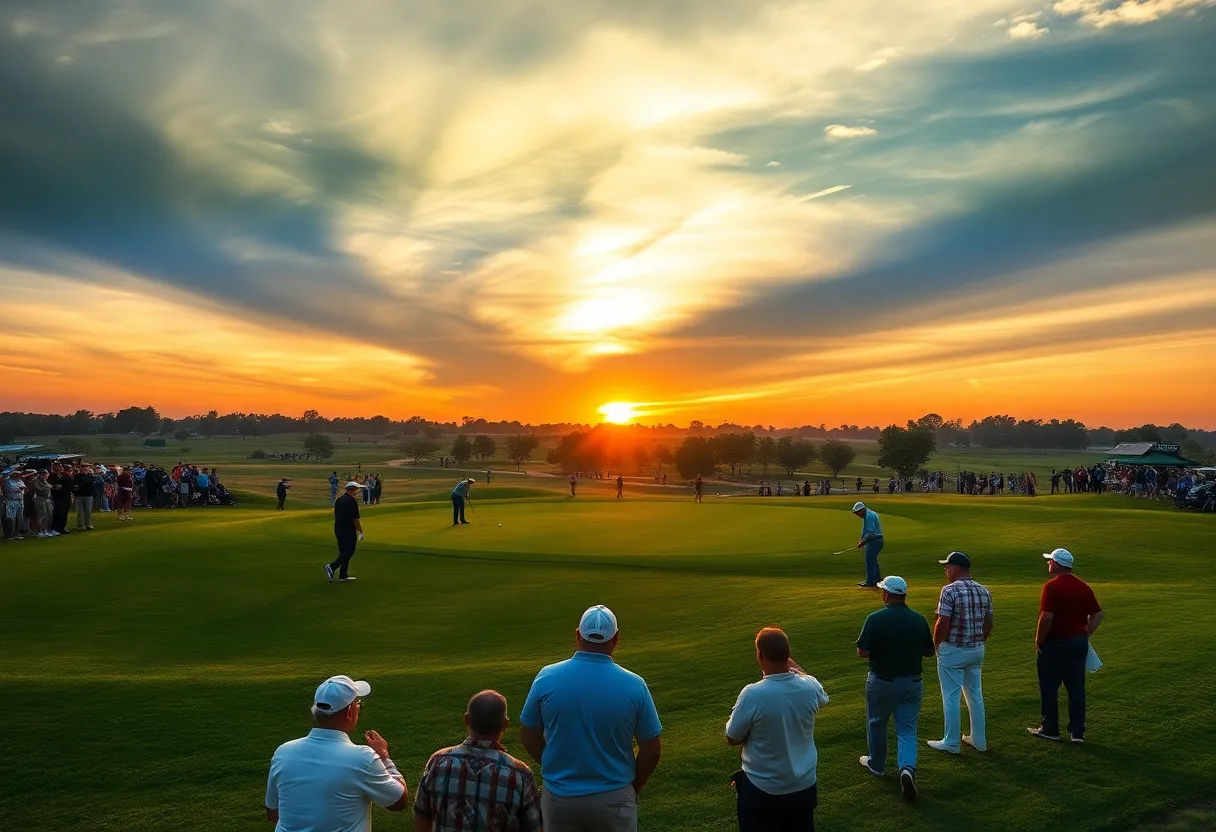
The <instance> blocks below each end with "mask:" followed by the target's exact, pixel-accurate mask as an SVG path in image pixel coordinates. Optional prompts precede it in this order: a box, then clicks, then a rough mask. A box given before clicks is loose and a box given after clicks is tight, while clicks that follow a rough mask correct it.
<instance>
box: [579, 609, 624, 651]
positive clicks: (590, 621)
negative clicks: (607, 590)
mask: <svg viewBox="0 0 1216 832" xmlns="http://www.w3.org/2000/svg"><path fill="white" fill-rule="evenodd" d="M616 630H617V627H616V615H614V614H613V612H612V610H610V609H608V608H607V607H605V606H604V605H603V604H596V605H595V606H594V607H588V608H587V610H586V611H585V612H584V613H583V617H582V618H580V619H579V622H578V634H579V635H580V636H582V637H583V638H584V639H586V640H587V641H592V642H596V643H597V644H603V643H605V642H608V641H612V637H613V636H615V635H616Z"/></svg>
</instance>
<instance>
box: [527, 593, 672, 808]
mask: <svg viewBox="0 0 1216 832" xmlns="http://www.w3.org/2000/svg"><path fill="white" fill-rule="evenodd" d="M575 640H576V641H577V643H578V652H576V653H575V654H574V656H573V657H571V658H569V659H567V660H566V661H564V662H558V663H557V664H551V665H549V666H548V667H545V668H543V669H542V670H541V672H540V673H538V674H537V675H536V680H535V681H533V682H532V688H531V690H529V691H528V698H527V701H526V702H524V708H523V713H522V714H521V715H520V718H519V721H520V729H519V738H520V741H521V742H523V744H524V748H526V749H527V750H528V753H529V754H530V755H531V756H532V759H534V760H536V761H537V762H539V763H540V764H541V775H542V776H543V777H544V781H545V789H544V791H543V792H542V794H541V815H542V816H543V817H544V820H545V830H546V832H637V828H638V795H639V794H640V793H641V791H642V789H643V787H644V786H645V785H646V781H647V780H649V779H650V775H652V774H654V770H655V768H656V767H658V765H659V756H660V754H661V752H662V740H661V739H660V734H661V733H662V731H663V726H662V725H661V724H660V723H659V714H658V711H656V710H655V707H654V699H652V698H651V696H650V689H649V688H647V687H646V682H645V681H643V680H642V677H641V676H638V675H637V674H635V673H630V672H629V671H628V670H625V669H624V668H623V667H620V666H619V665H617V664H616V663H615V662H614V661H613V660H612V653H613V651H615V650H616V647H617V644H618V642H619V641H620V633H619V632H618V630H617V623H616V616H615V615H614V614H613V612H612V610H610V609H608V608H607V607H605V606H595V607H590V608H588V609H587V610H586V612H584V613H583V617H582V619H581V620H580V621H579V624H578V628H577V629H576V630H575ZM635 740H636V741H637V747H638V751H637V756H636V757H634V753H633V744H634V741H635Z"/></svg>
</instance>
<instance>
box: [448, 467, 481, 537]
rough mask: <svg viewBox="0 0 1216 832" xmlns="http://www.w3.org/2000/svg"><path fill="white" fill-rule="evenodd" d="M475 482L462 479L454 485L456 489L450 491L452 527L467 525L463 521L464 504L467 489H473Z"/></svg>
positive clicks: (465, 521) (467, 494)
mask: <svg viewBox="0 0 1216 832" xmlns="http://www.w3.org/2000/svg"><path fill="white" fill-rule="evenodd" d="M475 482H477V480H475V479H473V478H472V477H468V478H467V479H463V480H461V481H460V482H458V483H456V487H455V488H453V489H452V525H453V526H459V525H461V524H462V523H463V524H464V525H466V526H467V525H469V521H468V520H465V519H464V504H465V503H466V502H467V501H468V499H469V489H470V488H472V487H473V483H475Z"/></svg>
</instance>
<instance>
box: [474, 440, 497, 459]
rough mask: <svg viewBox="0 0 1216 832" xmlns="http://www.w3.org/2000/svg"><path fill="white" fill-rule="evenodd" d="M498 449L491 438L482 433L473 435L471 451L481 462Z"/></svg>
mask: <svg viewBox="0 0 1216 832" xmlns="http://www.w3.org/2000/svg"><path fill="white" fill-rule="evenodd" d="M497 451H498V445H497V443H495V442H494V440H493V439H491V438H490V437H488V436H486V435H485V434H484V433H483V434H478V435H477V436H474V437H473V453H474V454H476V455H477V458H478V459H479V460H481V461H482V462H485V461H486V460H487V459H490V458H491V457H493V456H494V454H495V453H497Z"/></svg>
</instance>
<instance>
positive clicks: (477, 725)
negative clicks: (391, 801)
mask: <svg viewBox="0 0 1216 832" xmlns="http://www.w3.org/2000/svg"><path fill="white" fill-rule="evenodd" d="M508 721H509V720H508V719H507V700H506V698H505V697H504V696H503V695H502V694H501V693H499V692H498V691H494V690H483V691H482V692H481V693H478V694H476V695H475V696H474V697H473V698H472V699H470V700H469V705H468V708H467V709H466V710H465V714H464V724H465V726H466V727H467V728H468V729H469V735H468V737H467V738H466V739H465V741H464V742H462V743H461V744H460V745H457V746H453V747H452V748H444V749H441V750H440V751H436V752H435V753H434V754H432V755H431V759H430V760H428V761H427V764H426V767H425V768H424V769H423V770H422V779H421V780H419V781H418V787H417V789H416V790H415V796H414V832H463V830H473V829H476V830H481V832H540V828H541V823H540V792H539V791H538V790H537V787H536V778H535V777H533V775H532V770H531V769H530V768H528V765H527V763H524V762H521V761H520V760H517V759H515V758H514V757H512V756H511V755H510V754H508V753H507V749H506V748H505V747H504V746H503V744H502V735H503V732H504V731H505V730H506V728H507V723H508Z"/></svg>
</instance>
